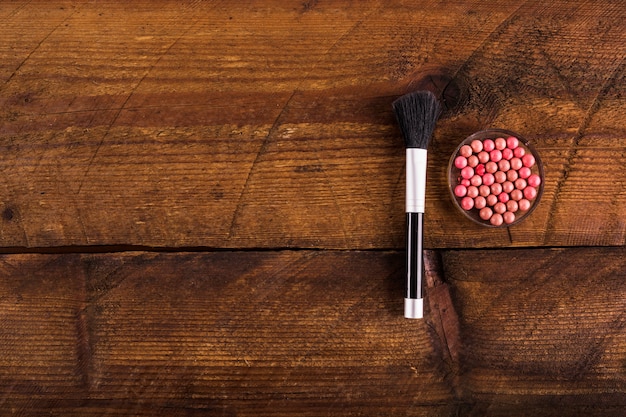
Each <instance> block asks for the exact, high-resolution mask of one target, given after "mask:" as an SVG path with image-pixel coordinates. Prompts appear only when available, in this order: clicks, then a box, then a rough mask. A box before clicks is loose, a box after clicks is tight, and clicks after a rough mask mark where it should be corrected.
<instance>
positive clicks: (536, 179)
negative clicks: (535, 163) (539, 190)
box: [528, 174, 541, 187]
mask: <svg viewBox="0 0 626 417" xmlns="http://www.w3.org/2000/svg"><path fill="white" fill-rule="evenodd" d="M539 184H541V177H540V176H539V175H537V174H532V175H530V176H529V177H528V185H530V186H531V187H539Z"/></svg>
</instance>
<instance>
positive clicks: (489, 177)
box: [483, 172, 496, 185]
mask: <svg viewBox="0 0 626 417" xmlns="http://www.w3.org/2000/svg"><path fill="white" fill-rule="evenodd" d="M495 181H496V179H495V177H494V176H493V174H491V173H489V172H486V173H485V175H483V184H485V185H491V184H493V183H494V182H495Z"/></svg>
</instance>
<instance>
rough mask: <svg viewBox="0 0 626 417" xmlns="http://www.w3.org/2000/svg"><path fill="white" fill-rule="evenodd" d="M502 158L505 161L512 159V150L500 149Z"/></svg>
mask: <svg viewBox="0 0 626 417" xmlns="http://www.w3.org/2000/svg"><path fill="white" fill-rule="evenodd" d="M502 158H504V159H506V160H507V161H508V160H509V159H511V158H513V150H512V149H509V148H504V149H502Z"/></svg>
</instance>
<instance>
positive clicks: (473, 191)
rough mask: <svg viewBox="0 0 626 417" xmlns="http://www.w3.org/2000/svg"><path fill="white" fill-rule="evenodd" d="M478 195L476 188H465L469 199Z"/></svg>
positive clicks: (471, 186)
mask: <svg viewBox="0 0 626 417" xmlns="http://www.w3.org/2000/svg"><path fill="white" fill-rule="evenodd" d="M477 195H478V187H476V186H473V185H470V186H469V187H467V196H468V197H470V198H475V197H476V196H477Z"/></svg>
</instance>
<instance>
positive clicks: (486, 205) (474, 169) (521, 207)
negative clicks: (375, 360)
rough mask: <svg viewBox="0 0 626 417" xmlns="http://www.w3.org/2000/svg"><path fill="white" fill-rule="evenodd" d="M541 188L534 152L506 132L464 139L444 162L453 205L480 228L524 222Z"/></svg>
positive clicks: (540, 167) (541, 175)
mask: <svg viewBox="0 0 626 417" xmlns="http://www.w3.org/2000/svg"><path fill="white" fill-rule="evenodd" d="M543 184H544V170H543V163H542V162H541V159H540V158H539V154H538V153H537V150H536V149H535V148H534V147H533V146H532V144H531V143H530V142H529V141H528V140H526V139H524V138H523V137H521V136H520V135H519V134H517V133H515V132H512V131H509V130H504V129H487V130H481V131H479V132H476V133H474V134H472V135H470V136H468V137H467V138H466V139H465V140H464V141H463V142H461V143H460V144H459V146H458V147H457V148H456V150H455V151H454V153H453V154H452V156H451V157H450V162H449V164H448V187H449V189H450V195H451V197H452V201H453V202H454V205H455V206H456V207H457V208H458V209H459V211H460V212H461V213H463V215H464V216H466V217H467V218H469V219H470V220H472V221H474V222H476V223H478V224H481V225H484V226H490V227H507V226H512V225H515V224H517V223H519V222H521V221H522V220H524V219H525V218H526V217H528V215H530V213H532V212H533V210H534V209H535V207H537V204H538V203H539V200H540V199H541V195H542V194H543Z"/></svg>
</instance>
